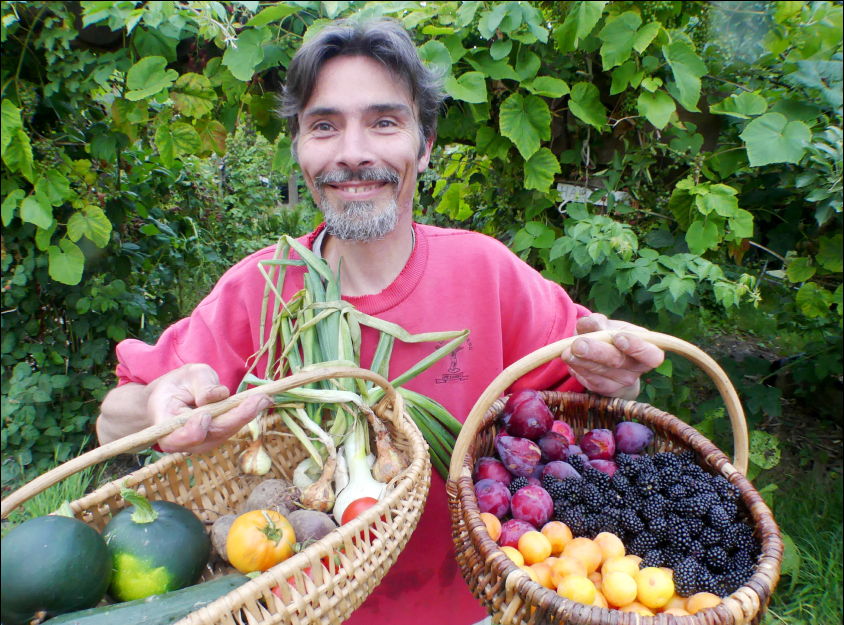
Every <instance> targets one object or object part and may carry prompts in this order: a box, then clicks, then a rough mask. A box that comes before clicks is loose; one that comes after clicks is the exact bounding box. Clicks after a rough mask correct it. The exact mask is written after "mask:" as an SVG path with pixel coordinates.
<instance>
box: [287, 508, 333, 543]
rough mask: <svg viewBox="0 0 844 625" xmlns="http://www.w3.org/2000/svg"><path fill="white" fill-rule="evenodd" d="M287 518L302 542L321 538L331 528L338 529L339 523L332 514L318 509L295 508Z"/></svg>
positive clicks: (297, 537)
mask: <svg viewBox="0 0 844 625" xmlns="http://www.w3.org/2000/svg"><path fill="white" fill-rule="evenodd" d="M287 520H288V521H290V525H292V526H293V531H294V532H295V533H296V540H297V541H298V542H300V543H304V542H305V541H308V540H319V539H320V538H322V537H323V536H325V535H326V534H328V532H330V531H331V530H334V529H337V524H336V523H335V522H334V520H333V519H332V518H331V517H330V516H328V515H327V514H326V513H324V512H319V511H317V510H294V511H293V512H291V513H290V514H288V515H287Z"/></svg>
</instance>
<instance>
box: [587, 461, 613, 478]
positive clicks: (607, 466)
mask: <svg viewBox="0 0 844 625" xmlns="http://www.w3.org/2000/svg"><path fill="white" fill-rule="evenodd" d="M589 466H591V467H593V468H595V469H598V471H601V472H602V473H606V474H607V475H609V476H610V477H612V476H613V475H615V472H616V470H617V469H618V466H617V465H616V464H615V460H601V459H596V460H590V461H589Z"/></svg>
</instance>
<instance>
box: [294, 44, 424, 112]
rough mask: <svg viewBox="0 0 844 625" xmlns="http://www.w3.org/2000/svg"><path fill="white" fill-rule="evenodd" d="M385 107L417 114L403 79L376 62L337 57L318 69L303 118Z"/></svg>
mask: <svg viewBox="0 0 844 625" xmlns="http://www.w3.org/2000/svg"><path fill="white" fill-rule="evenodd" d="M384 104H391V105H394V104H401V105H405V106H406V107H407V108H408V109H409V110H410V111H412V112H414V113H415V111H416V107H415V105H414V103H413V101H412V98H411V95H410V89H409V88H408V85H407V81H406V80H404V79H403V78H401V77H399V76H396V75H395V74H394V73H392V72H391V71H390V70H388V69H387V68H386V67H385V66H384V65H382V64H381V63H379V62H378V61H376V60H375V59H372V58H369V57H366V56H337V57H334V58H332V59H329V60H328V61H326V62H325V63H324V64H323V65H322V67H321V68H320V70H319V73H318V74H317V78H316V81H315V83H314V90H313V92H312V93H311V97H310V98H309V99H308V101H307V103H306V104H305V106H304V107H303V116H307V115H308V113H309V112H310V111H312V110H314V109H318V108H331V109H335V110H338V111H340V112H346V111H348V112H353V111H357V110H365V109H366V110H371V109H372V108H373V107H377V106H380V105H384Z"/></svg>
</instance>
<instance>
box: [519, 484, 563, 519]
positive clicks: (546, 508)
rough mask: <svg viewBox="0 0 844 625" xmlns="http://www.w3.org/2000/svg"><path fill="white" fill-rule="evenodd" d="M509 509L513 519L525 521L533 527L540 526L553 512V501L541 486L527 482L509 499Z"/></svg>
mask: <svg viewBox="0 0 844 625" xmlns="http://www.w3.org/2000/svg"><path fill="white" fill-rule="evenodd" d="M510 510H511V511H512V513H513V518H514V519H520V520H522V521H527V522H528V523H530V524H531V525H533V526H534V527H542V526H543V525H545V524H546V523H547V522H548V521H549V520H550V519H551V515H552V514H554V501H553V500H552V499H551V495H549V494H548V491H546V490H545V489H544V488H542V487H541V486H534V485H532V484H528V485H527V486H525V487H524V488H520V489H519V490H517V491H516V494H515V495H513V497H512V498H511V499H510Z"/></svg>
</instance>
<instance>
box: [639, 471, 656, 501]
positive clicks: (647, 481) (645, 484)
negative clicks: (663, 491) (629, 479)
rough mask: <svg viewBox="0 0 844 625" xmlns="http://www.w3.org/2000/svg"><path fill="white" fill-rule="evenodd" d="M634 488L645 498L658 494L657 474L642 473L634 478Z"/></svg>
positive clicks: (654, 472)
mask: <svg viewBox="0 0 844 625" xmlns="http://www.w3.org/2000/svg"><path fill="white" fill-rule="evenodd" d="M636 488H637V490H638V491H639V493H640V494H642V495H644V496H645V497H650V496H651V495H653V494H655V493H657V492H659V474H658V473H657V472H656V471H644V472H641V473H639V475H638V477H637V478H636Z"/></svg>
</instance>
